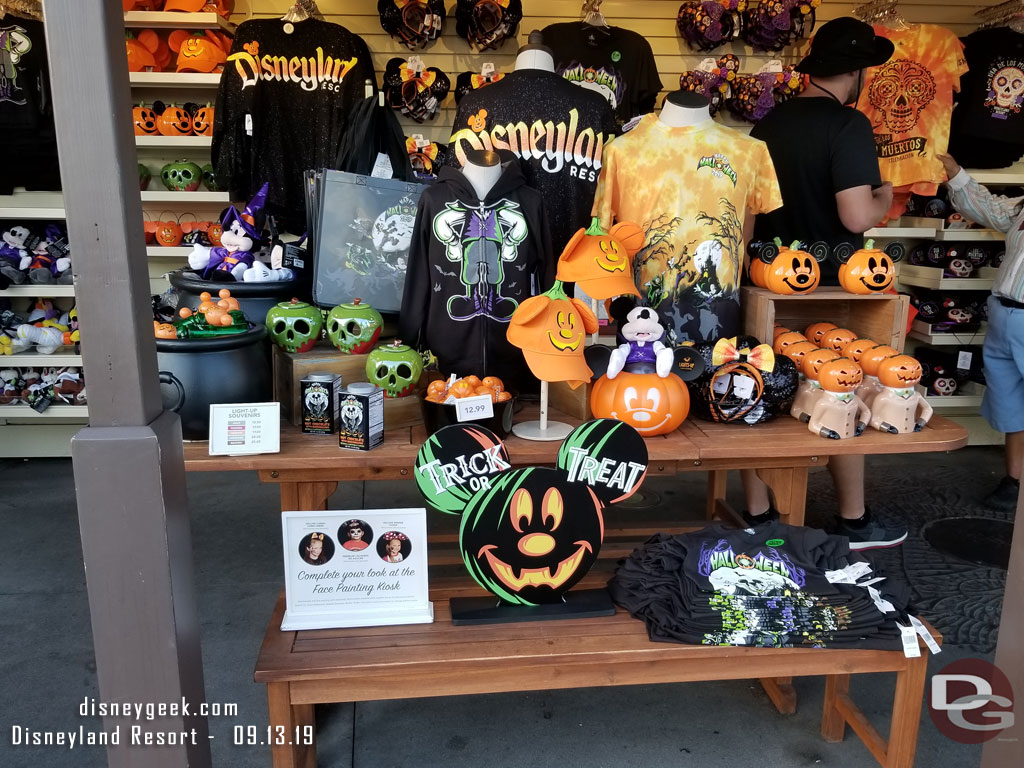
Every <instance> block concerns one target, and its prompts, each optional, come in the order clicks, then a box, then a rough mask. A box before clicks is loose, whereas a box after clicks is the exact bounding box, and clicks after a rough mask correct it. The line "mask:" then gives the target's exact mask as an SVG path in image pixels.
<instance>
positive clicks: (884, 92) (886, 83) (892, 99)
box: [868, 59, 935, 133]
mask: <svg viewBox="0 0 1024 768" xmlns="http://www.w3.org/2000/svg"><path fill="white" fill-rule="evenodd" d="M934 98H935V79H934V78H933V77H932V75H931V73H930V72H929V71H928V70H927V69H925V68H924V67H923V66H921V65H920V64H918V63H917V62H916V61H912V60H910V59H896V60H895V61H891V62H889V63H888V64H886V65H885V66H884V67H882V68H881V69H879V70H878V73H877V74H876V75H875V79H874V80H872V81H871V85H870V87H869V88H868V99H869V101H870V102H871V106H873V107H874V108H875V109H877V110H878V111H879V112H881V113H882V119H883V120H884V122H885V127H886V128H888V129H889V130H890V131H892V132H893V133H907V132H908V131H910V130H911V129H913V127H914V126H915V125H917V121H918V119H919V118H920V116H921V112H923V111H924V109H925V107H927V106H928V105H929V104H930V103H931V101H932V99H934Z"/></svg>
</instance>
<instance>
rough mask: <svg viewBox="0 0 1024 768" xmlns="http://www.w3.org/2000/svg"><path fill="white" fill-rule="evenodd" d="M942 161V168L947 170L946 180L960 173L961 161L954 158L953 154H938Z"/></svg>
mask: <svg viewBox="0 0 1024 768" xmlns="http://www.w3.org/2000/svg"><path fill="white" fill-rule="evenodd" d="M936 157H937V158H939V162H940V163H942V169H943V170H944V171H945V172H946V180H947V181H948V180H949V179H952V178H953V177H954V176H956V175H957V174H958V173H960V163H958V162H957V161H956V160H954V159H953V156H952V155H936Z"/></svg>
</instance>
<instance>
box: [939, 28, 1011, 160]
mask: <svg viewBox="0 0 1024 768" xmlns="http://www.w3.org/2000/svg"><path fill="white" fill-rule="evenodd" d="M963 43H964V56H965V57H966V59H967V65H968V66H969V67H970V71H969V72H968V73H967V74H966V75H965V76H964V77H963V78H962V79H961V81H960V98H959V100H958V101H957V105H956V108H955V109H954V110H953V127H952V131H953V135H952V137H951V138H950V151H951V152H952V154H953V156H954V157H955V158H956V159H957V160H958V161H959V162H960V164H961V165H964V166H965V167H969V168H996V167H1000V166H1005V165H1009V164H1011V163H1012V162H1013V161H1015V160H1017V159H1019V158H1020V156H1021V155H1022V154H1024V34H1021V33H1020V32H1016V31H1014V30H1012V29H1010V28H1009V27H998V28H995V29H980V30H978V31H977V32H972V33H971V34H969V35H968V36H967V37H965V38H964V39H963ZM992 142H998V146H999V150H1000V151H999V153H998V156H993V157H992V158H991V162H986V155H994V154H995V153H993V152H992ZM1004 145H1006V146H1004Z"/></svg>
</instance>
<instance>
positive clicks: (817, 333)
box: [804, 323, 839, 347]
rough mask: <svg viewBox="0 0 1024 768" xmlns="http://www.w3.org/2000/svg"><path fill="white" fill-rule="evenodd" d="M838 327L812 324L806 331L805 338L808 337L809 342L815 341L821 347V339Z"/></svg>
mask: <svg viewBox="0 0 1024 768" xmlns="http://www.w3.org/2000/svg"><path fill="white" fill-rule="evenodd" d="M838 327H839V326H838V325H836V324H835V323H811V324H810V325H808V326H807V327H806V328H805V329H804V336H806V337H807V339H808V341H813V342H814V343H815V344H817V345H818V346H819V347H820V346H821V337H822V336H824V335H825V334H826V333H828V332H829V331H831V330H832V329H833V328H838Z"/></svg>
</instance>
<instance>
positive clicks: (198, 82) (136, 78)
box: [128, 14, 220, 88]
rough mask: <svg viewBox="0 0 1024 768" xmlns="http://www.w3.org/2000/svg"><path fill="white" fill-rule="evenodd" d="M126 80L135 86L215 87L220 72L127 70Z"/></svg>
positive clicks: (218, 81) (218, 82)
mask: <svg viewBox="0 0 1024 768" xmlns="http://www.w3.org/2000/svg"><path fill="white" fill-rule="evenodd" d="M174 15H175V16H179V15H181V14H174ZM128 80H129V82H130V83H131V84H132V86H133V87H136V88H216V87H217V86H219V85H220V73H219V72H214V73H211V74H206V73H205V72H129V73H128Z"/></svg>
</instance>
